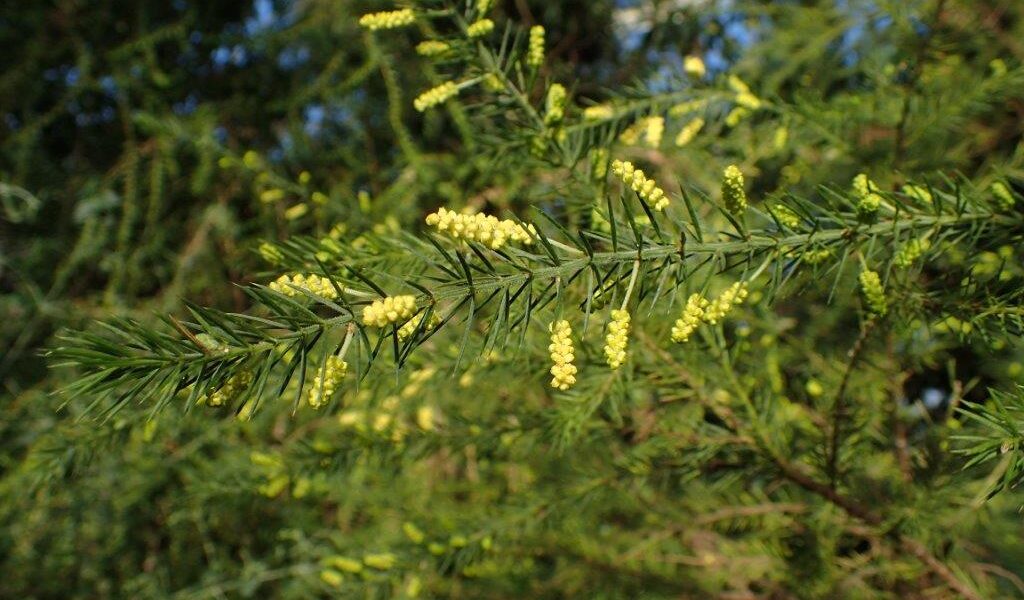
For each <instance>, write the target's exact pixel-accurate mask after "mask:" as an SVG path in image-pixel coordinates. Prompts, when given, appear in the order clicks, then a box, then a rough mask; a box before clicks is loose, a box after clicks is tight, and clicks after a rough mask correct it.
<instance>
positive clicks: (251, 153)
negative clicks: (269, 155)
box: [242, 150, 263, 170]
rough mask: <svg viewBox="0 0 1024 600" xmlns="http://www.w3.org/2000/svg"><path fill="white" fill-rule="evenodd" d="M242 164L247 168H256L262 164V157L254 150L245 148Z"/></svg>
mask: <svg viewBox="0 0 1024 600" xmlns="http://www.w3.org/2000/svg"><path fill="white" fill-rule="evenodd" d="M242 164H244V165H245V166H246V168H248V169H253V170H255V169H258V168H260V167H261V166H263V159H262V158H260V155H259V154H258V153H257V152H256V151H255V150H246V151H245V154H243V155H242Z"/></svg>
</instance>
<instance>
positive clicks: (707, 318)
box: [672, 281, 748, 344]
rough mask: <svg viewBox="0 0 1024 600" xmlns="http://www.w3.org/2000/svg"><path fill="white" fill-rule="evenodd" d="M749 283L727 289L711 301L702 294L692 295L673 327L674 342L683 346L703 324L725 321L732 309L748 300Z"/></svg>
mask: <svg viewBox="0 0 1024 600" xmlns="http://www.w3.org/2000/svg"><path fill="white" fill-rule="evenodd" d="M747 295H748V291H747V283H746V282H745V281H738V282H736V283H734V284H732V285H731V286H729V287H728V288H726V289H725V291H723V292H722V293H721V294H719V296H718V297H717V298H715V299H714V300H711V301H709V300H708V299H707V298H705V297H704V296H703V295H701V294H690V297H689V298H688V299H687V300H686V306H685V307H683V314H682V315H680V317H679V318H678V319H676V322H675V324H674V325H673V326H672V341H673V342H676V343H678V344H682V343H684V342H687V341H689V340H690V336H691V335H693V332H694V331H696V330H697V328H698V327H700V325H701V323H710V324H711V325H714V324H716V323H718V322H719V321H721V320H722V319H724V318H725V317H726V315H728V314H729V312H731V311H732V308H733V307H734V306H736V305H739V304H742V303H743V301H744V300H745V299H746V298H747Z"/></svg>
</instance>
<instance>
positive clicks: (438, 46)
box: [416, 40, 451, 56]
mask: <svg viewBox="0 0 1024 600" xmlns="http://www.w3.org/2000/svg"><path fill="white" fill-rule="evenodd" d="M449 50H451V45H449V44H448V42H441V41H438V40H427V41H425V42H420V43H419V44H416V54H419V55H420V56H440V55H442V54H444V53H445V52H448V51H449Z"/></svg>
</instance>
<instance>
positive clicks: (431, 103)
mask: <svg viewBox="0 0 1024 600" xmlns="http://www.w3.org/2000/svg"><path fill="white" fill-rule="evenodd" d="M458 95H459V86H458V85H457V84H455V83H454V82H451V81H446V82H444V83H442V84H441V85H439V86H436V87H432V88H430V89H429V90H427V91H425V92H423V93H422V94H420V95H419V96H417V97H416V99H415V100H413V101H412V105H413V107H414V108H416V110H418V111H420V112H423V111H425V110H427V109H428V108H433V107H435V106H437V105H439V104H444V103H445V102H447V101H449V100H451V99H452V98H454V97H455V96H458Z"/></svg>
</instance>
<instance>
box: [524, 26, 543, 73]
mask: <svg viewBox="0 0 1024 600" xmlns="http://www.w3.org/2000/svg"><path fill="white" fill-rule="evenodd" d="M526 64H527V65H529V66H531V67H533V68H534V69H536V68H537V67H539V66H541V65H542V64H544V26H543V25H534V26H533V27H531V28H530V44H529V47H528V49H527V51H526Z"/></svg>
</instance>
